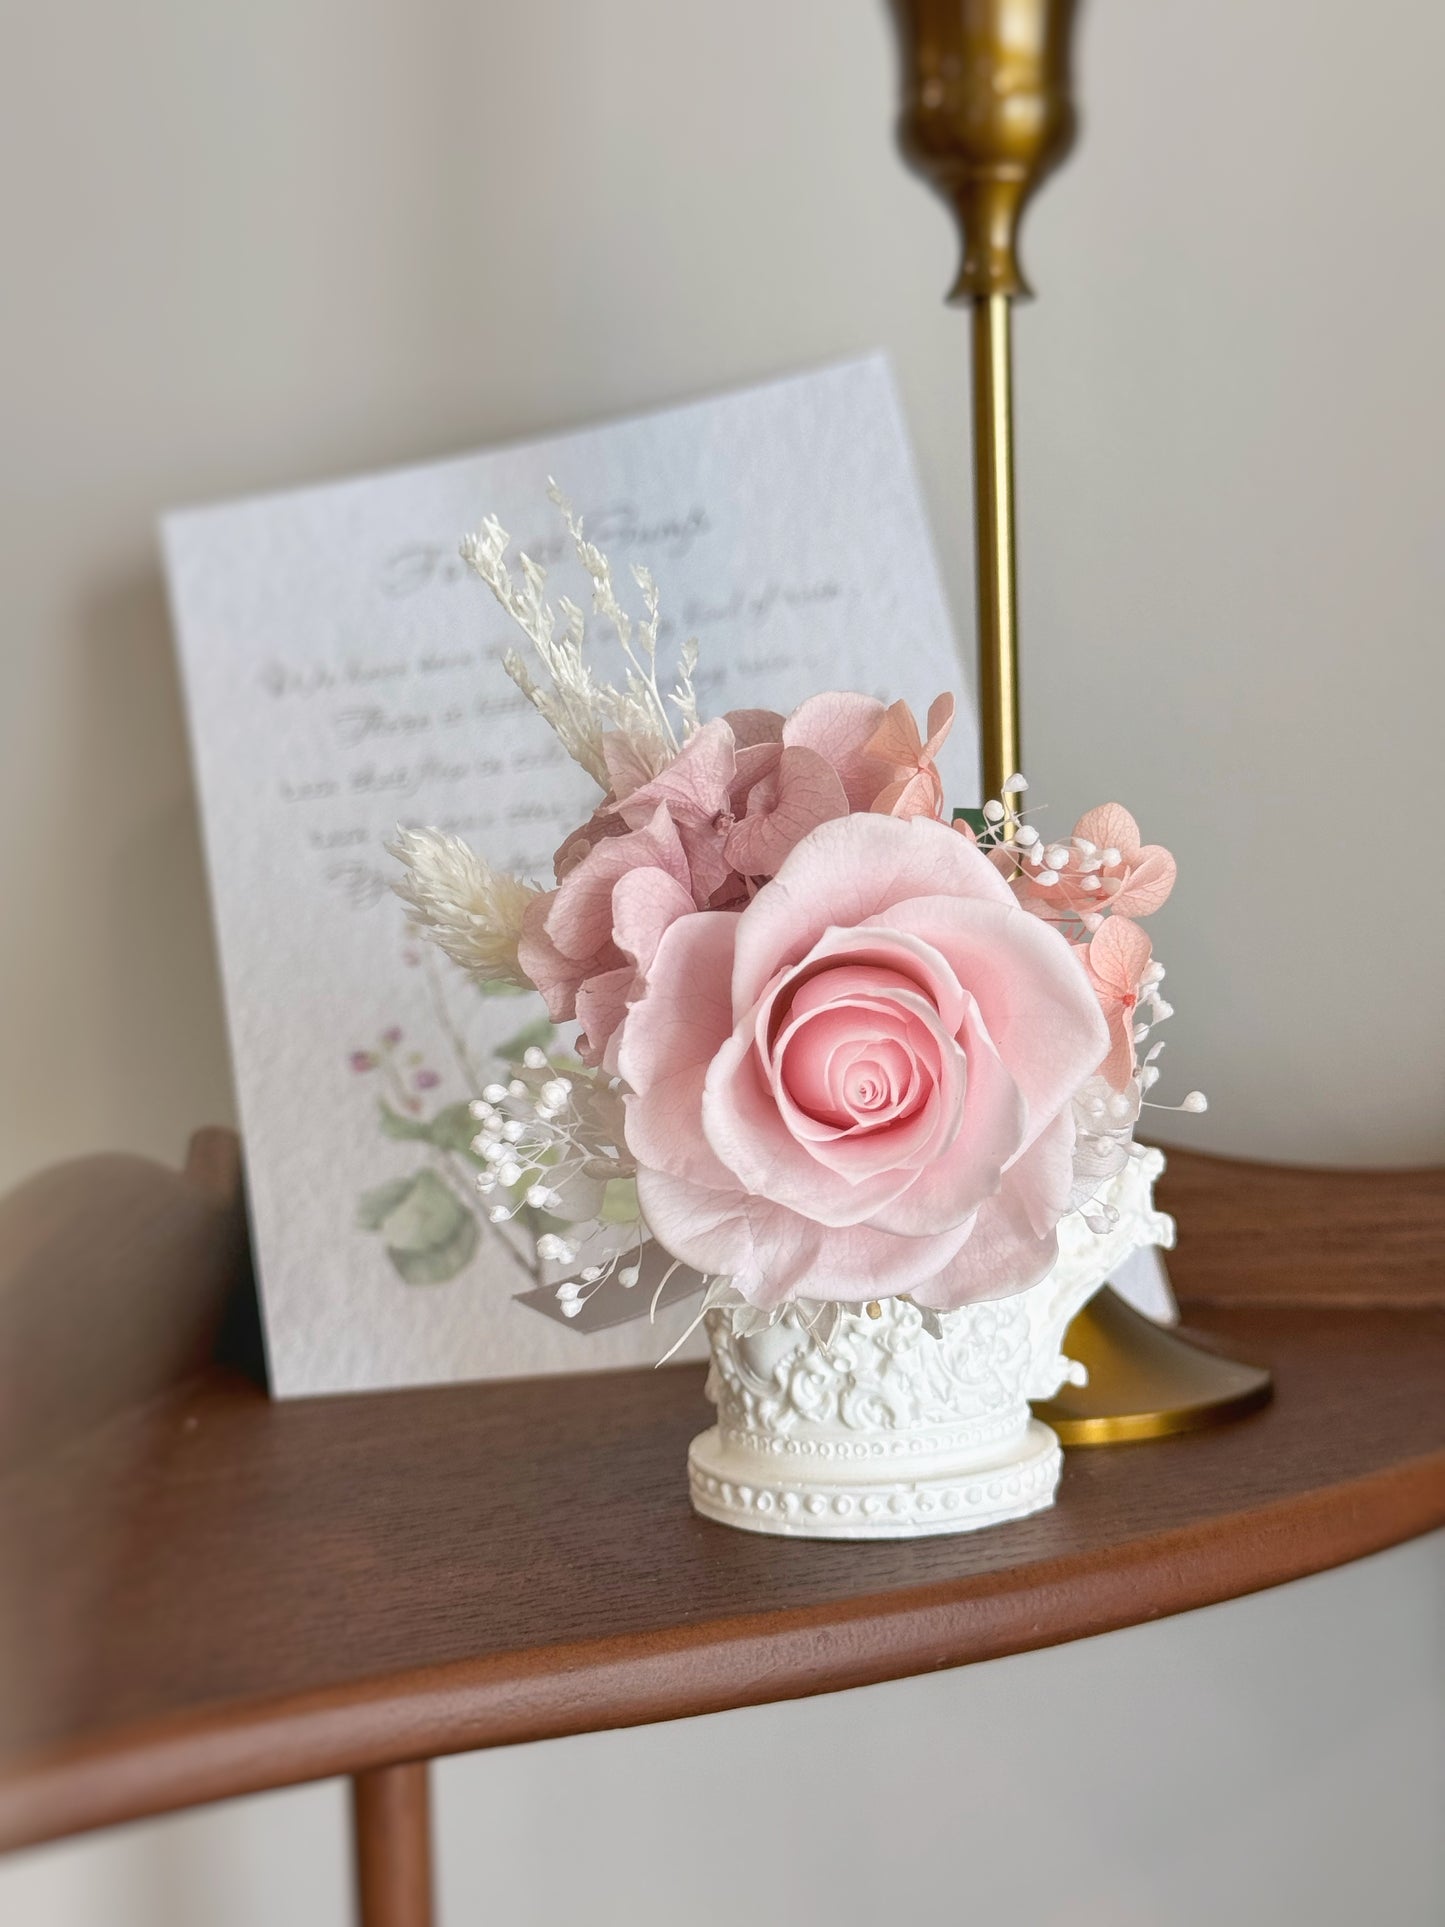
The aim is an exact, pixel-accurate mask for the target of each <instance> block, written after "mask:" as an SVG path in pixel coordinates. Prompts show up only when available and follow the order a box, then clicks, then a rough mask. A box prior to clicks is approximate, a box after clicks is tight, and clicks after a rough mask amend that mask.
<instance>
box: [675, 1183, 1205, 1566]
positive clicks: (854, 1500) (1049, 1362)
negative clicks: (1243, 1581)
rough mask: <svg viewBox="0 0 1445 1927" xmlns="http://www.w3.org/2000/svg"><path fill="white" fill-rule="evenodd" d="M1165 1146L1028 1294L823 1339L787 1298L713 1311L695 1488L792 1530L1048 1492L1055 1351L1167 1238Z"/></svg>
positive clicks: (892, 1533) (859, 1523)
mask: <svg viewBox="0 0 1445 1927" xmlns="http://www.w3.org/2000/svg"><path fill="white" fill-rule="evenodd" d="M1163 1164H1164V1160H1163V1156H1162V1154H1161V1153H1160V1152H1158V1151H1149V1152H1147V1153H1146V1154H1145V1155H1144V1156H1143V1157H1140V1158H1137V1159H1135V1160H1134V1161H1133V1162H1132V1163H1131V1164H1130V1165H1129V1166H1128V1167H1127V1168H1126V1169H1125V1170H1124V1171H1122V1172H1121V1173H1120V1174H1119V1176H1118V1177H1117V1178H1116V1179H1114V1180H1113V1182H1112V1184H1111V1185H1110V1186H1109V1188H1108V1189H1107V1191H1106V1192H1105V1194H1104V1198H1103V1202H1105V1203H1107V1204H1108V1205H1110V1206H1112V1208H1113V1209H1114V1210H1115V1211H1116V1212H1117V1214H1118V1216H1117V1219H1116V1221H1115V1223H1114V1224H1113V1226H1112V1228H1111V1230H1109V1231H1108V1232H1106V1233H1104V1234H1102V1235H1101V1234H1097V1233H1095V1232H1092V1231H1090V1230H1089V1229H1088V1228H1087V1227H1086V1226H1085V1225H1084V1224H1083V1223H1082V1221H1081V1220H1079V1219H1078V1217H1077V1216H1076V1215H1075V1216H1073V1217H1070V1218H1068V1219H1066V1220H1065V1221H1064V1223H1063V1225H1061V1227H1060V1250H1059V1257H1058V1262H1057V1263H1056V1264H1055V1266H1054V1268H1053V1270H1052V1271H1051V1272H1050V1273H1049V1275H1048V1276H1047V1277H1046V1278H1045V1279H1043V1280H1042V1281H1041V1282H1040V1283H1039V1284H1037V1285H1035V1286H1033V1288H1032V1289H1031V1290H1029V1291H1026V1292H1022V1293H1020V1294H1019V1295H1018V1296H1017V1297H1013V1298H1004V1299H998V1300H995V1301H993V1302H991V1303H986V1304H978V1305H966V1306H964V1307H962V1308H961V1309H960V1310H958V1311H953V1312H946V1313H944V1314H942V1316H941V1317H940V1318H939V1320H938V1326H939V1335H938V1336H934V1335H933V1334H932V1333H930V1332H929V1331H928V1330H927V1329H926V1328H925V1324H924V1314H923V1313H921V1312H920V1311H919V1310H918V1309H917V1307H916V1306H914V1305H911V1304H908V1303H906V1302H904V1301H903V1300H901V1299H885V1300H883V1301H882V1302H881V1304H880V1305H879V1306H878V1311H877V1315H876V1316H869V1314H868V1313H867V1311H866V1310H864V1309H863V1308H862V1307H859V1308H858V1309H857V1310H849V1311H846V1312H844V1314H843V1315H842V1317H841V1318H840V1320H839V1322H838V1325H837V1328H836V1330H835V1331H834V1332H833V1333H832V1335H831V1337H830V1339H829V1342H828V1343H827V1345H826V1346H825V1345H824V1344H822V1343H821V1342H820V1341H819V1339H818V1338H817V1337H816V1336H815V1335H814V1333H813V1332H812V1331H811V1330H810V1328H809V1325H808V1322H807V1320H806V1318H805V1316H804V1315H803V1314H802V1313H801V1312H800V1311H797V1310H793V1309H789V1310H788V1311H787V1312H785V1314H784V1315H783V1317H782V1318H781V1319H780V1320H779V1321H778V1322H777V1323H776V1324H773V1325H771V1326H769V1327H768V1328H767V1329H766V1330H763V1331H759V1332H754V1333H752V1334H750V1335H748V1336H745V1337H739V1336H737V1335H735V1334H734V1332H733V1329H732V1320H731V1316H730V1314H728V1313H727V1312H724V1311H714V1312H709V1314H708V1332H709V1337H710V1340H711V1345H712V1369H711V1371H710V1372H709V1374H708V1397H709V1398H710V1399H711V1400H712V1401H713V1403H714V1404H715V1405H716V1406H717V1423H716V1424H715V1425H714V1426H712V1427H711V1429H710V1430H708V1431H706V1432H704V1433H702V1434H701V1436H700V1437H698V1438H696V1439H694V1440H693V1443H692V1448H691V1451H690V1452H689V1454H688V1471H689V1477H690V1482H691V1490H692V1502H693V1504H694V1506H695V1507H696V1508H697V1510H698V1511H699V1512H701V1513H703V1514H704V1515H705V1516H706V1517H708V1518H710V1519H717V1520H720V1521H722V1522H723V1523H724V1524H727V1525H735V1526H742V1527H745V1528H746V1529H747V1530H749V1531H752V1532H771V1533H781V1534H784V1535H788V1536H792V1537H797V1538H822V1539H903V1538H914V1537H919V1536H922V1535H924V1534H929V1533H937V1532H967V1531H970V1530H973V1529H976V1528H977V1527H980V1526H986V1525H996V1524H999V1523H1000V1522H1002V1521H1003V1520H1006V1519H1018V1518H1022V1517H1023V1516H1024V1515H1025V1514H1026V1513H1030V1512H1037V1511H1039V1510H1040V1509H1041V1508H1042V1507H1044V1506H1048V1505H1052V1504H1053V1500H1054V1493H1055V1491H1056V1489H1057V1486H1058V1482H1059V1472H1060V1468H1061V1453H1060V1448H1059V1442H1058V1440H1057V1439H1056V1438H1055V1436H1054V1434H1053V1433H1052V1432H1051V1431H1050V1430H1049V1428H1048V1427H1047V1426H1046V1425H1043V1424H1041V1423H1040V1422H1039V1420H1037V1419H1035V1418H1034V1417H1032V1415H1031V1414H1030V1411H1029V1400H1030V1399H1034V1398H1051V1397H1052V1396H1053V1395H1054V1393H1055V1392H1057V1391H1058V1389H1059V1387H1060V1386H1061V1385H1062V1384H1063V1383H1064V1382H1065V1380H1066V1379H1069V1378H1076V1377H1077V1368H1075V1367H1073V1366H1071V1364H1070V1362H1069V1360H1067V1359H1066V1358H1064V1357H1063V1356H1062V1355H1061V1353H1060V1349H1059V1348H1060V1344H1061V1342H1062V1339H1063V1335H1064V1332H1065V1330H1066V1328H1067V1326H1068V1323H1069V1321H1070V1319H1071V1318H1072V1317H1073V1316H1074V1313H1075V1312H1076V1311H1077V1310H1078V1309H1079V1307H1080V1306H1081V1305H1083V1304H1084V1303H1085V1302H1086V1301H1087V1299H1089V1298H1090V1297H1091V1296H1092V1295H1093V1293H1094V1292H1095V1291H1097V1290H1098V1289H1099V1287H1100V1286H1101V1285H1103V1284H1104V1283H1105V1282H1106V1281H1107V1279H1108V1276H1109V1273H1110V1272H1111V1271H1112V1270H1113V1269H1114V1268H1115V1267H1116V1266H1117V1265H1118V1264H1119V1263H1120V1262H1121V1261H1122V1260H1123V1259H1124V1258H1125V1257H1127V1256H1128V1254H1129V1253H1130V1252H1132V1251H1135V1250H1138V1249H1139V1247H1140V1246H1142V1245H1146V1244H1160V1245H1169V1244H1171V1243H1172V1242H1173V1236H1174V1226H1173V1221H1172V1220H1171V1219H1170V1218H1169V1217H1167V1216H1166V1215H1165V1214H1164V1213H1163V1212H1160V1211H1156V1210H1155V1209H1154V1205H1153V1185H1154V1179H1155V1177H1156V1176H1157V1175H1158V1173H1159V1172H1160V1171H1161V1170H1162V1169H1163Z"/></svg>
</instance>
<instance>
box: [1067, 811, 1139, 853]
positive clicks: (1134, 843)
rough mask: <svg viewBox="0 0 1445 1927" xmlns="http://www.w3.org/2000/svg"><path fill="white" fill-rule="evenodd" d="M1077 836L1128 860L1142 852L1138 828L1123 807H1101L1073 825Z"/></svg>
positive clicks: (1086, 812) (1086, 814)
mask: <svg viewBox="0 0 1445 1927" xmlns="http://www.w3.org/2000/svg"><path fill="white" fill-rule="evenodd" d="M1074 835H1075V836H1078V837H1082V838H1083V839H1084V840H1085V842H1088V843H1092V844H1094V845H1095V846H1096V847H1097V848H1098V849H1100V850H1117V851H1118V852H1119V854H1120V856H1121V857H1123V858H1125V859H1126V860H1127V859H1128V858H1129V857H1131V856H1134V855H1136V854H1137V852H1138V849H1139V825H1138V824H1137V823H1136V822H1135V821H1134V819H1133V817H1132V816H1131V815H1130V814H1129V812H1128V811H1127V810H1126V809H1125V808H1124V805H1123V804H1122V803H1099V804H1097V805H1096V806H1095V807H1094V808H1093V809H1092V810H1085V812H1084V814H1083V815H1082V816H1081V817H1080V818H1079V820H1078V822H1077V823H1076V824H1075V825H1074Z"/></svg>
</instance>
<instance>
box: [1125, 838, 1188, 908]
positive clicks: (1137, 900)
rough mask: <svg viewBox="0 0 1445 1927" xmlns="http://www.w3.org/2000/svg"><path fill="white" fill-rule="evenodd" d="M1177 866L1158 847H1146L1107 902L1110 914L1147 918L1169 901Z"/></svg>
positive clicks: (1154, 844) (1157, 845) (1165, 852)
mask: <svg viewBox="0 0 1445 1927" xmlns="http://www.w3.org/2000/svg"><path fill="white" fill-rule="evenodd" d="M1177 874H1178V865H1177V864H1176V863H1175V861H1174V858H1173V857H1172V856H1171V855H1170V854H1169V852H1168V850H1166V849H1165V848H1164V846H1163V845H1162V844H1160V843H1146V844H1145V845H1144V847H1143V849H1142V850H1140V851H1139V852H1138V853H1137V858H1136V860H1135V861H1134V862H1133V863H1131V864H1130V865H1129V866H1128V868H1127V870H1126V873H1125V877H1124V886H1123V888H1122V889H1121V890H1119V891H1117V892H1116V893H1115V894H1114V895H1113V896H1112V897H1111V898H1110V900H1109V910H1110V914H1111V915H1113V916H1119V917H1148V916H1152V915H1153V913H1154V912H1155V911H1156V910H1158V909H1160V908H1161V907H1162V906H1163V905H1164V904H1165V903H1166V902H1167V901H1168V899H1169V893H1170V891H1171V890H1173V888H1174V880H1175V877H1176V876H1177Z"/></svg>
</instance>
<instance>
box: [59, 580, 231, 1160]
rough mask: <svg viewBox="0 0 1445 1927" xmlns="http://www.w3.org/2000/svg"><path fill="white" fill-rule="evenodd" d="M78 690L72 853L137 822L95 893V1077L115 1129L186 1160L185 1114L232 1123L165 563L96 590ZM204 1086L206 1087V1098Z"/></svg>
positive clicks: (86, 620) (83, 636)
mask: <svg viewBox="0 0 1445 1927" xmlns="http://www.w3.org/2000/svg"><path fill="white" fill-rule="evenodd" d="M77 631H78V633H77V637H76V644H77V656H78V659H79V669H80V678H79V680H80V687H79V690H78V691H77V701H76V705H75V709H74V712H73V715H74V724H73V729H72V731H71V733H70V740H71V742H72V744H73V753H74V759H75V760H74V765H73V770H72V774H71V778H70V780H69V781H68V783H67V784H66V786H65V792H64V793H65V816H64V817H63V819H62V821H61V822H60V824H59V825H58V827H57V831H56V842H57V845H58V847H59V849H60V850H61V851H74V850H77V849H81V848H85V847H86V846H87V843H89V842H90V841H91V840H92V839H93V835H94V830H95V826H96V824H97V823H100V822H104V821H106V820H107V818H109V817H110V816H111V815H112V814H113V812H114V811H115V810H116V809H117V807H120V808H122V809H123V810H124V814H125V817H126V818H127V819H128V822H127V823H126V824H125V825H124V826H122V834H121V836H120V838H119V840H118V842H116V843H114V844H112V846H111V847H112V851H113V854H112V856H111V858H110V860H109V861H108V862H107V863H106V867H105V870H104V873H103V874H102V875H100V876H99V877H97V878H96V879H95V885H94V889H93V894H92V902H93V923H92V929H91V938H92V941H93V942H94V943H95V944H96V945H97V946H98V948H99V949H100V951H101V953H102V956H103V959H104V972H103V983H104V996H103V1009H102V1010H101V1012H100V1013H99V1029H100V1032H101V1034H102V1036H103V1038H104V1050H103V1053H102V1054H101V1057H100V1061H99V1062H98V1063H97V1065H96V1066H95V1067H94V1072H93V1074H92V1078H88V1079H87V1083H89V1084H91V1086H92V1088H95V1087H97V1086H98V1088H97V1091H96V1094H97V1097H98V1098H99V1099H100V1102H101V1110H102V1114H103V1116H104V1117H105V1119H106V1121H107V1126H108V1130H109V1133H110V1135H111V1136H112V1137H113V1138H114V1139H115V1140H116V1141H117V1142H124V1143H126V1144H127V1145H128V1146H130V1147H132V1148H135V1149H147V1150H154V1151H156V1152H157V1153H159V1154H160V1155H163V1156H165V1157H167V1158H168V1159H170V1160H171V1161H175V1160H176V1159H178V1158H179V1156H180V1155H181V1153H182V1151H183V1149H184V1146H183V1145H182V1144H180V1143H178V1142H176V1143H173V1142H171V1139H172V1137H173V1134H174V1131H175V1120H176V1119H177V1118H182V1119H185V1120H187V1121H188V1123H189V1124H191V1125H200V1124H203V1123H224V1122H227V1121H229V1120H230V1119H231V1117H232V1114H233V1100H232V1098H231V1092H230V1070H229V1065H228V1061H227V1053H226V1040H225V1026H224V1020H223V1016H222V1005H221V993H220V982H219V973H218V967H217V961H216V951H215V942H214V937H213V934H212V929H211V917H210V903H209V899H208V893H207V888H206V877H205V864H204V860H203V857H202V852H201V841H200V827H199V818H198V809H197V803H196V798H195V793H194V790H193V788H192V784H191V780H190V773H189V765H188V758H187V750H186V740H185V724H184V719H183V710H182V703H181V692H180V686H179V677H178V673H177V667H176V662H175V656H174V652H173V649H172V644H171V635H170V615H169V610H168V608H167V605H166V598H165V590H164V586H163V583H162V580H161V576H160V571H159V568H158V567H156V568H149V569H146V570H145V571H144V572H142V573H138V574H135V575H133V576H129V577H126V578H123V579H121V580H120V581H118V582H116V583H114V584H113V585H107V586H104V587H102V588H100V589H99V590H98V591H96V592H95V593H94V594H93V595H92V596H90V597H88V598H87V599H86V600H85V601H84V602H83V603H82V605H81V610H80V619H79V622H78V624H77ZM198 1092H199V1093H201V1094H202V1097H201V1099H200V1100H199V1108H198V1095H197V1094H198Z"/></svg>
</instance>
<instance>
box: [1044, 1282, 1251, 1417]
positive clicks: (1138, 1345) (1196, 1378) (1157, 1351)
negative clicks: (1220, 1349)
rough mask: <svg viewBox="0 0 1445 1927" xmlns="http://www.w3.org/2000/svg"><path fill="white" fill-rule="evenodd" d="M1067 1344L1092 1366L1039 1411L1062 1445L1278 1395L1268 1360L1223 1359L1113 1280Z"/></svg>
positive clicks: (1234, 1409) (1236, 1413)
mask: <svg viewBox="0 0 1445 1927" xmlns="http://www.w3.org/2000/svg"><path fill="white" fill-rule="evenodd" d="M1063 1349H1064V1353H1065V1355H1066V1356H1067V1357H1069V1358H1076V1359H1078V1360H1079V1362H1080V1364H1082V1365H1085V1366H1087V1367H1088V1372H1089V1382H1088V1384H1087V1385H1082V1386H1074V1385H1066V1386H1065V1387H1064V1389H1063V1391H1062V1392H1060V1393H1059V1395H1058V1397H1057V1398H1051V1399H1045V1400H1040V1402H1039V1403H1038V1404H1036V1405H1035V1406H1034V1412H1035V1414H1036V1415H1037V1416H1038V1417H1039V1418H1041V1419H1042V1420H1043V1421H1044V1423H1045V1425H1049V1426H1052V1427H1053V1429H1054V1431H1055V1432H1057V1433H1058V1435H1059V1439H1060V1441H1061V1442H1062V1443H1063V1444H1064V1445H1122V1444H1125V1443H1127V1442H1129V1441H1130V1440H1133V1439H1158V1438H1164V1437H1166V1436H1167V1435H1168V1434H1169V1433H1171V1432H1194V1431H1198V1430H1199V1429H1200V1428H1201V1427H1203V1426H1206V1425H1224V1424H1226V1423H1228V1422H1229V1421H1230V1420H1231V1419H1237V1418H1243V1417H1244V1415H1245V1413H1246V1412H1254V1411H1258V1409H1259V1407H1260V1406H1261V1405H1267V1404H1268V1403H1269V1401H1270V1399H1271V1397H1272V1396H1273V1394H1274V1381H1273V1379H1272V1378H1271V1377H1270V1375H1269V1373H1268V1372H1267V1371H1265V1370H1264V1369H1263V1367H1262V1366H1259V1365H1241V1364H1238V1363H1236V1361H1235V1360H1233V1359H1230V1358H1222V1357H1221V1356H1220V1355H1219V1354H1218V1353H1217V1352H1211V1351H1206V1350H1205V1348H1204V1347H1203V1346H1202V1345H1199V1344H1196V1343H1195V1342H1194V1341H1193V1340H1192V1339H1188V1338H1185V1337H1184V1336H1183V1334H1182V1333H1180V1332H1177V1331H1174V1330H1172V1329H1171V1328H1170V1327H1169V1326H1168V1325H1156V1324H1155V1322H1154V1320H1153V1319H1152V1318H1146V1317H1144V1315H1143V1313H1142V1312H1137V1311H1135V1309H1134V1307H1133V1306H1132V1305H1130V1304H1128V1303H1127V1302H1126V1301H1125V1300H1124V1299H1122V1298H1121V1297H1120V1296H1119V1294H1118V1292H1116V1291H1115V1290H1114V1289H1113V1288H1112V1287H1111V1286H1109V1285H1105V1287H1104V1289H1103V1290H1102V1291H1101V1292H1099V1293H1097V1295H1096V1296H1095V1297H1094V1298H1093V1299H1091V1300H1090V1302H1089V1303H1088V1304H1087V1305H1085V1307H1084V1309H1083V1310H1082V1311H1081V1312H1080V1313H1079V1315H1078V1317H1077V1318H1075V1320H1074V1322H1073V1324H1072V1325H1070V1326H1069V1329H1068V1332H1067V1334H1066V1336H1065V1338H1064V1344H1063Z"/></svg>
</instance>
